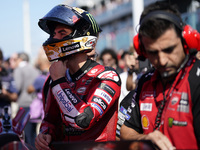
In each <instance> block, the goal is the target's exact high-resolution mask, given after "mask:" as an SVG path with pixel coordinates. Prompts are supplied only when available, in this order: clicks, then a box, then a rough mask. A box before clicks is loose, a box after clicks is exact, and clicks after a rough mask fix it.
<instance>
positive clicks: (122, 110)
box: [119, 106, 127, 115]
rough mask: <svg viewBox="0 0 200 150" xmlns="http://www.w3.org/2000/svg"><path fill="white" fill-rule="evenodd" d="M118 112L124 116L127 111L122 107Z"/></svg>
mask: <svg viewBox="0 0 200 150" xmlns="http://www.w3.org/2000/svg"><path fill="white" fill-rule="evenodd" d="M119 111H120V112H122V113H123V114H124V115H126V114H127V110H126V109H125V108H124V107H123V106H121V107H120V110H119Z"/></svg>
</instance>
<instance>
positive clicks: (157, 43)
mask: <svg viewBox="0 0 200 150" xmlns="http://www.w3.org/2000/svg"><path fill="white" fill-rule="evenodd" d="M133 41H134V47H135V49H136V51H137V52H138V54H139V57H140V58H143V59H144V58H148V59H149V61H150V62H151V64H152V66H153V69H151V70H150V71H148V72H147V73H145V74H144V75H143V76H142V77H141V78H140V80H139V82H138V87H137V89H136V91H135V93H134V94H133V97H132V103H131V106H129V108H128V109H127V114H126V116H127V117H126V121H125V122H124V124H123V126H122V127H121V139H126V140H141V139H143V140H151V141H152V142H153V143H154V144H155V145H156V146H157V147H158V148H159V149H175V148H176V149H199V148H200V145H199V143H200V128H199V124H200V113H199V112H200V100H199V98H200V92H199V91H200V61H199V60H197V59H196V57H195V52H196V50H200V34H199V33H198V32H197V31H196V30H194V29H192V28H191V27H190V26H189V25H187V24H184V23H183V21H182V19H181V17H180V14H179V12H178V10H177V8H176V7H174V6H171V5H169V4H168V3H165V2H155V3H153V4H150V5H149V6H147V7H146V8H145V9H144V11H143V12H142V14H141V18H140V28H139V33H138V35H136V36H135V37H134V40H133Z"/></svg>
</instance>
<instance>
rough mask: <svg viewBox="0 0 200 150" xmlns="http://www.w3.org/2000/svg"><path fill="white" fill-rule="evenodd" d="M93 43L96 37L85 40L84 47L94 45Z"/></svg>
mask: <svg viewBox="0 0 200 150" xmlns="http://www.w3.org/2000/svg"><path fill="white" fill-rule="evenodd" d="M95 44H96V38H94V39H91V40H89V41H87V42H86V43H85V46H86V47H91V46H92V47H94V46H95Z"/></svg>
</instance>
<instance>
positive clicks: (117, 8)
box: [0, 0, 200, 60]
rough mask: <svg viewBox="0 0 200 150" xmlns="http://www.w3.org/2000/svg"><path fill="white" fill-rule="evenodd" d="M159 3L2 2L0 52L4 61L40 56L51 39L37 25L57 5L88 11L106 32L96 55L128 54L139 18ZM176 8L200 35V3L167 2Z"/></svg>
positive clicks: (102, 0)
mask: <svg viewBox="0 0 200 150" xmlns="http://www.w3.org/2000/svg"><path fill="white" fill-rule="evenodd" d="M155 1H156V0H56V1H55V0H54V1H51V0H17V1H11V0H7V1H0V6H1V9H0V21H1V23H0V33H1V34H0V48H1V49H2V50H3V52H4V56H5V59H6V58H8V57H10V56H11V55H12V54H13V53H14V52H21V51H24V52H27V53H28V54H29V55H30V56H31V59H32V60H34V58H35V57H36V56H37V54H38V52H39V50H40V49H41V46H42V43H43V42H44V41H45V40H46V39H47V38H48V34H46V33H45V32H43V31H42V30H41V29H40V28H39V27H38V25H37V23H38V20H39V19H40V18H42V17H43V16H44V15H45V14H46V13H47V12H48V11H49V10H50V9H52V8H53V7H54V6H55V5H57V4H61V3H63V4H68V5H70V6H78V7H81V8H83V9H86V10H88V11H89V12H90V13H91V14H92V15H93V16H94V17H95V19H96V21H97V22H98V23H99V25H100V26H101V28H102V29H103V32H102V33H101V35H100V37H99V41H98V43H97V48H96V49H97V51H98V53H100V52H101V51H102V50H103V49H104V48H106V47H111V48H113V49H115V50H116V51H117V52H120V51H121V50H128V49H129V47H130V46H131V45H132V39H133V36H134V35H135V34H137V28H138V22H139V16H140V14H141V12H142V10H143V8H144V7H145V6H146V5H148V4H150V3H152V2H155ZM165 1H169V2H170V3H171V4H177V5H178V8H179V11H180V12H181V14H182V18H183V20H184V21H185V22H186V23H187V24H190V25H191V26H192V27H193V28H194V29H196V30H198V31H199V32H200V0H171V1H170V0H165Z"/></svg>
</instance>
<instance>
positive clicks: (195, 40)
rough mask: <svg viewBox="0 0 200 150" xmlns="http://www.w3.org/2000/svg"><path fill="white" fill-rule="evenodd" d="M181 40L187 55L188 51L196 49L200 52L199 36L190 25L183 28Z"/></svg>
mask: <svg viewBox="0 0 200 150" xmlns="http://www.w3.org/2000/svg"><path fill="white" fill-rule="evenodd" d="M182 36H183V39H184V40H185V43H186V44H185V45H184V49H185V50H186V53H187V54H188V53H189V50H190V49H196V50H198V51H200V34H199V33H198V32H197V30H194V29H193V28H192V27H191V26H190V25H186V26H184V30H183V32H182Z"/></svg>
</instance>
